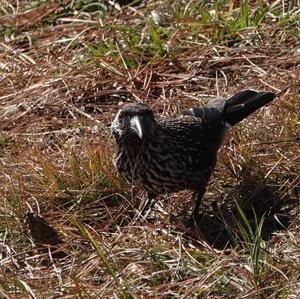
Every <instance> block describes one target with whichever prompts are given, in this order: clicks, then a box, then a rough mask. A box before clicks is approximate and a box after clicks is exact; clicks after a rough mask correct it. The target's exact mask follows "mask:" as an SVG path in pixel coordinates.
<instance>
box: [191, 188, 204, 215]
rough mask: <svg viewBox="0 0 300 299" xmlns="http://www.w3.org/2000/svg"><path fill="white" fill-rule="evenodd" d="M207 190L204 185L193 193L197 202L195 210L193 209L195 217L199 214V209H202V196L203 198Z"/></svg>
mask: <svg viewBox="0 0 300 299" xmlns="http://www.w3.org/2000/svg"><path fill="white" fill-rule="evenodd" d="M205 191H206V188H205V187H202V188H201V189H199V190H198V191H197V192H194V193H193V195H192V200H193V201H194V203H195V208H194V211H193V216H194V217H195V216H199V209H200V205H201V202H202V198H203V195H204V193H205Z"/></svg>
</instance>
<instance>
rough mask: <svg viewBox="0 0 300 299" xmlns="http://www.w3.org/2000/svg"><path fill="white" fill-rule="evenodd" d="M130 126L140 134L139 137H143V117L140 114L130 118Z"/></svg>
mask: <svg viewBox="0 0 300 299" xmlns="http://www.w3.org/2000/svg"><path fill="white" fill-rule="evenodd" d="M130 128H131V129H132V130H133V131H134V132H135V133H136V134H137V135H138V136H139V138H141V139H142V138H143V129H142V119H141V117H140V116H134V117H133V118H132V119H131V120H130Z"/></svg>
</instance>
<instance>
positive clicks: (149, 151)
mask: <svg viewBox="0 0 300 299" xmlns="http://www.w3.org/2000/svg"><path fill="white" fill-rule="evenodd" d="M274 97H275V95H274V94H273V93H268V92H256V91H253V90H245V91H242V92H239V93H237V94H236V95H234V96H233V97H231V98H229V99H228V100H225V99H223V98H217V99H215V100H213V101H210V102H209V103H208V105H207V106H205V107H202V108H191V109H187V110H184V111H183V112H182V113H180V114H179V115H178V116H177V117H175V118H165V119H159V120H156V119H155V117H154V115H153V113H152V111H151V110H150V109H149V108H148V106H146V105H144V104H140V103H132V104H127V105H125V106H124V107H123V108H122V109H121V110H119V112H118V113H117V115H116V117H115V119H114V121H113V123H112V126H111V129H112V132H113V135H114V137H115V140H116V143H117V152H116V154H115V157H114V165H115V167H116V168H117V170H118V171H119V172H120V173H121V174H122V175H123V176H124V177H125V178H126V179H127V180H128V181H129V182H132V183H133V184H134V185H137V186H141V187H143V188H144V189H145V190H146V191H148V194H149V198H150V199H152V198H154V197H155V196H156V195H158V194H161V193H170V192H177V191H180V190H184V189H189V190H192V191H194V195H193V197H194V199H195V200H196V206H195V209H194V214H197V213H198V210H199V207H200V204H201V199H202V197H203V194H204V193H205V189H206V186H207V183H208V181H209V178H210V176H211V173H212V171H213V169H214V167H215V164H216V160H217V152H218V149H219V148H220V146H221V144H222V142H223V139H224V137H225V133H226V132H227V130H228V129H229V128H230V127H231V126H233V125H235V124H236V123H238V122H240V121H242V120H243V119H244V118H246V117H247V116H248V115H250V114H251V113H253V112H254V111H256V110H257V109H259V108H260V107H262V106H264V105H265V104H267V103H268V102H270V101H272V100H273V99H274Z"/></svg>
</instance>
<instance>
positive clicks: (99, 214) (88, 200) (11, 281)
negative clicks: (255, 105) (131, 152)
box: [0, 0, 300, 298]
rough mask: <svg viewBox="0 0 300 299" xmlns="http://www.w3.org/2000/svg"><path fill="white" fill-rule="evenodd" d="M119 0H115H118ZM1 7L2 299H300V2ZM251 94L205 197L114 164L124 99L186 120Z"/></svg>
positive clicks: (67, 0) (82, 2) (81, 0)
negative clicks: (156, 191)
mask: <svg viewBox="0 0 300 299" xmlns="http://www.w3.org/2000/svg"><path fill="white" fill-rule="evenodd" d="M119 2H120V3H121V1H119ZM138 2H139V1H135V3H133V4H131V5H124V6H120V5H119V4H118V3H114V2H113V1H103V2H101V1H98V2H97V1H92V0H90V1H89V0H76V1H71V0H64V1H29V0H27V1H23V0H19V1H2V2H1V3H0V107H1V108H0V115H1V117H0V178H1V184H0V195H1V202H0V270H1V271H0V294H1V295H0V297H1V298H71V297H74V298H299V297H300V294H299V278H300V275H299V270H300V268H299V264H300V247H299V244H300V219H299V199H300V196H299V194H300V189H299V186H300V185H299V181H300V175H299V174H300V147H299V143H300V139H299V136H300V121H299V115H300V97H299V86H300V84H299V82H300V81H299V70H300V68H299V65H300V50H299V49H300V47H299V37H300V31H299V28H300V23H299V14H300V8H299V3H298V4H297V1H221V0H219V1H197V0H195V1H183V0H182V1H173V2H170V1H164V0H161V1H154V0H149V1H140V3H138ZM245 88H252V89H257V90H260V91H271V92H275V93H276V99H275V101H274V102H272V103H271V104H269V105H267V106H266V107H264V108H263V109H261V110H259V111H258V112H257V113H255V114H254V115H252V116H251V117H249V118H247V119H246V120H245V121H243V122H242V123H241V124H239V125H237V126H236V127H235V128H234V129H233V130H232V131H231V133H230V134H229V136H228V138H227V139H226V142H225V144H224V146H223V147H222V149H221V151H220V153H219V160H218V164H217V167H216V171H215V173H214V175H213V177H212V180H211V183H210V185H209V188H208V191H207V193H206V194H205V197H204V202H203V208H202V210H203V217H202V218H201V219H199V221H198V223H191V222H190V221H188V219H189V216H190V213H191V211H192V208H193V206H192V202H191V194H190V193H189V192H181V193H178V194H168V195H162V196H160V197H159V198H157V200H156V205H155V207H154V209H153V210H152V211H151V212H149V214H148V216H147V218H145V219H143V218H137V217H136V216H137V214H136V208H137V207H138V206H139V203H140V202H141V200H145V197H146V194H145V193H144V192H143V190H139V189H136V188H133V186H131V185H130V184H128V183H127V182H125V181H124V180H123V179H122V178H121V177H120V176H119V175H118V174H117V172H116V171H115V170H114V168H113V166H112V155H113V152H114V147H115V144H114V141H113V138H112V136H111V134H110V130H109V126H110V123H111V121H112V119H113V117H114V115H115V113H116V111H117V110H118V109H119V107H120V106H121V105H122V104H123V103H125V102H132V101H139V102H143V103H146V104H148V105H149V106H150V107H151V108H152V109H153V110H154V112H155V114H156V116H157V117H167V116H172V115H176V114H177V113H178V112H179V111H181V110H182V109H184V108H186V107H194V106H201V105H204V104H205V103H206V102H207V101H208V100H210V99H212V98H214V97H216V96H229V95H232V94H234V93H235V92H238V91H240V90H242V89H245Z"/></svg>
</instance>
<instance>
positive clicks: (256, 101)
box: [223, 90, 275, 126]
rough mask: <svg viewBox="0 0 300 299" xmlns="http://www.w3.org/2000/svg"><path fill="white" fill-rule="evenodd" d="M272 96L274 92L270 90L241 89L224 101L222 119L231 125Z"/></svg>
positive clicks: (265, 102)
mask: <svg viewBox="0 0 300 299" xmlns="http://www.w3.org/2000/svg"><path fill="white" fill-rule="evenodd" d="M274 98H275V94H274V93H271V92H256V91H254V90H244V91H241V92H239V93H237V94H235V95H234V96H233V97H231V98H229V99H228V100H227V101H226V103H225V107H224V108H223V120H225V121H226V122H228V123H229V124H230V125H232V126H233V125H235V124H236V123H238V122H240V121H242V120H243V119H244V118H246V117H247V116H248V115H250V114H251V113H253V112H254V111H256V110H257V109H259V108H261V107H262V106H264V105H266V104H267V103H269V102H271V101H272V100H273V99H274Z"/></svg>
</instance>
